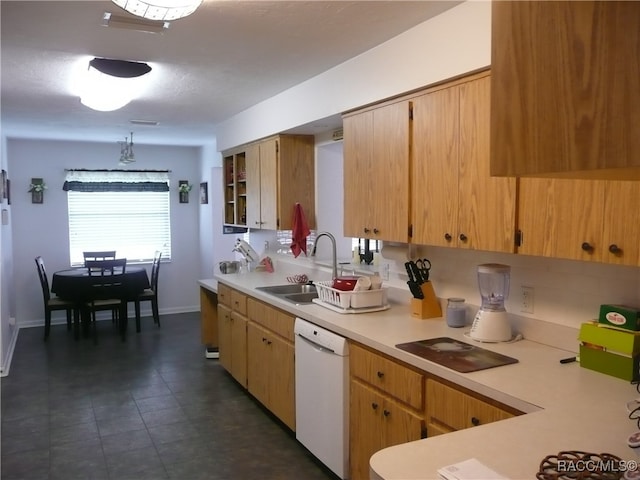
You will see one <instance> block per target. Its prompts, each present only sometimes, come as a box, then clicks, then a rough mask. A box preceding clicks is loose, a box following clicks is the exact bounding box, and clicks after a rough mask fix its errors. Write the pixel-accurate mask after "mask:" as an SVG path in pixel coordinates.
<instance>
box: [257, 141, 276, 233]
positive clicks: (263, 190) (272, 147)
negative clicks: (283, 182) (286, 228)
mask: <svg viewBox="0 0 640 480" xmlns="http://www.w3.org/2000/svg"><path fill="white" fill-rule="evenodd" d="M277 148H278V147H277V140H276V139H275V138H272V139H268V140H265V141H263V142H260V222H261V223H260V228H264V229H267V230H277V229H278V210H277V209H278V153H277Z"/></svg>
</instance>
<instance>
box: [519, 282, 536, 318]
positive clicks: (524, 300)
mask: <svg viewBox="0 0 640 480" xmlns="http://www.w3.org/2000/svg"><path fill="white" fill-rule="evenodd" d="M521 288H522V289H521V294H520V311H521V312H522V313H533V287H526V286H524V285H522V287H521Z"/></svg>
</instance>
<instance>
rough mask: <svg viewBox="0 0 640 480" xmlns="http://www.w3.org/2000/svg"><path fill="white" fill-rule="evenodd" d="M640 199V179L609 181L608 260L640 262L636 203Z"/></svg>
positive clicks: (605, 243)
mask: <svg viewBox="0 0 640 480" xmlns="http://www.w3.org/2000/svg"><path fill="white" fill-rule="evenodd" d="M638 199H640V182H632V181H628V182H626V181H625V182H623V181H617V182H614V181H610V182H607V184H606V189H605V197H604V213H603V214H604V228H603V241H602V248H603V249H604V251H603V260H604V261H605V262H607V263H615V264H620V265H635V266H640V241H639V240H638V239H640V209H638V208H636V207H635V205H637V204H638ZM617 249H619V251H617Z"/></svg>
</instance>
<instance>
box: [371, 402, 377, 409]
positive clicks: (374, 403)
mask: <svg viewBox="0 0 640 480" xmlns="http://www.w3.org/2000/svg"><path fill="white" fill-rule="evenodd" d="M371 408H373V409H374V410H377V409H378V404H377V403H376V402H372V403H371Z"/></svg>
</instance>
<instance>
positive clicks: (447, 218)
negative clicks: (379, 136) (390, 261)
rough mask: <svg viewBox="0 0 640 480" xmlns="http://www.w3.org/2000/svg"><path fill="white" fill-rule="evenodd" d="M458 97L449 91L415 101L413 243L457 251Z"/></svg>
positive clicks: (451, 88)
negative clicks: (454, 248) (444, 247)
mask: <svg viewBox="0 0 640 480" xmlns="http://www.w3.org/2000/svg"><path fill="white" fill-rule="evenodd" d="M459 97H460V95H459V91H458V88H457V87H450V88H444V89H442V90H439V91H436V92H433V93H429V94H427V95H423V96H421V97H418V98H416V99H414V100H413V127H414V133H415V135H414V138H413V143H414V162H413V176H412V179H413V189H412V193H413V197H412V202H411V205H412V208H413V212H414V214H413V237H412V242H414V243H422V244H427V245H439V246H457V245H458V240H457V237H458V211H459V209H458V190H459V186H458V178H459V169H458V158H459V151H458V149H459V137H460V130H459V128H460V121H459V116H460V113H459V111H460V100H459Z"/></svg>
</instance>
